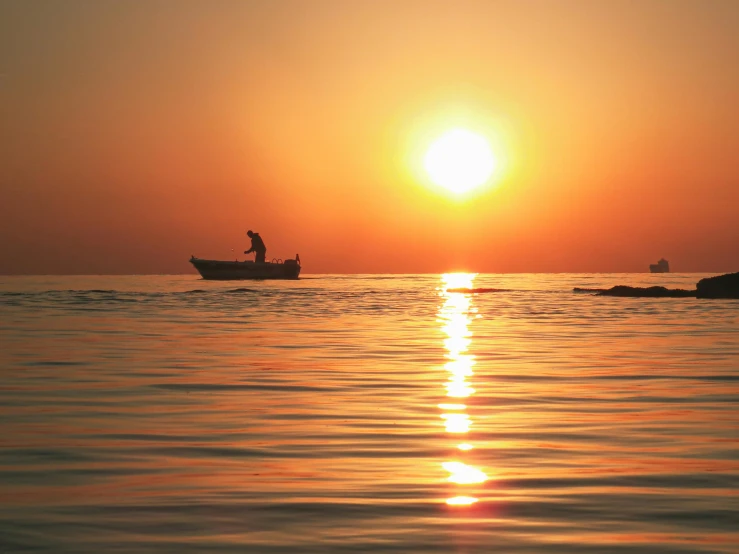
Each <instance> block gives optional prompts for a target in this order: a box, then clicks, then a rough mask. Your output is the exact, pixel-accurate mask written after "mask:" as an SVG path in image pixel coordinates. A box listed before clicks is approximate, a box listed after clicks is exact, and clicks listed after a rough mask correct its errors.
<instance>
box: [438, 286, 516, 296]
mask: <svg viewBox="0 0 739 554" xmlns="http://www.w3.org/2000/svg"><path fill="white" fill-rule="evenodd" d="M446 292H461V293H464V294H484V293H488V292H513V291H512V290H511V289H486V288H477V289H469V288H465V287H461V288H454V289H446Z"/></svg>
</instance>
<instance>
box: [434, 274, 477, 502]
mask: <svg viewBox="0 0 739 554" xmlns="http://www.w3.org/2000/svg"><path fill="white" fill-rule="evenodd" d="M475 276H476V275H475V274H474V273H449V274H445V275H442V287H441V289H440V291H441V292H440V296H441V297H442V298H443V300H444V302H443V304H442V305H441V307H440V309H439V318H438V321H439V322H440V323H441V328H442V331H443V332H444V333H445V334H446V335H447V338H446V339H444V347H445V348H446V350H447V354H446V357H447V359H448V360H449V361H448V362H447V363H446V364H444V369H445V370H446V372H447V373H448V379H447V382H446V383H445V388H446V396H448V397H449V398H452V399H457V398H468V397H470V396H472V395H473V394H474V393H475V389H474V388H472V387H471V386H470V384H469V382H468V379H469V378H471V377H472V376H473V375H474V371H473V369H472V368H473V366H474V365H475V357H474V356H473V355H472V354H468V353H467V350H468V349H469V347H470V345H471V344H472V338H471V337H472V332H471V331H470V330H469V324H470V321H471V319H470V314H474V313H475V312H476V310H475V309H474V308H473V307H472V305H471V298H470V296H469V295H466V294H464V293H460V292H448V289H454V288H472V283H473V282H474V280H475ZM439 409H441V410H442V413H441V419H442V420H443V421H444V425H445V428H446V432H447V433H450V434H452V435H460V434H465V433H468V432H469V431H470V427H471V426H472V419H471V418H470V416H469V414H468V413H466V410H467V405H466V404H460V403H456V402H449V403H440V404H439ZM456 449H457V451H458V452H457V454H456V457H457V458H459V456H463V453H464V452H468V451H470V450H472V449H473V445H471V444H469V443H460V444H457V445H456ZM441 465H442V467H443V468H444V469H445V470H446V471H448V472H449V477H448V481H449V482H451V483H454V484H456V485H462V486H464V485H472V484H479V483H484V482H485V481H487V479H488V477H487V475H486V474H485V473H484V472H483V471H482V470H480V469H478V468H476V467H474V466H471V465H469V464H467V463H465V462H463V461H460V460H459V459H455V460H450V461H447V462H444V463H442V464H441ZM477 501H478V499H477V498H475V497H472V496H466V495H458V496H453V497H451V498H448V499H447V500H446V503H447V504H448V505H450V506H469V505H471V504H474V503H475V502H477Z"/></svg>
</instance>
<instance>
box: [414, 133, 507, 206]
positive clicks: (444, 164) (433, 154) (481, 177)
mask: <svg viewBox="0 0 739 554" xmlns="http://www.w3.org/2000/svg"><path fill="white" fill-rule="evenodd" d="M495 166H496V160H495V156H494V155H493V152H492V150H491V149H490V144H489V143H488V141H487V140H486V139H485V138H484V137H483V136H481V135H478V134H476V133H473V132H471V131H468V130H466V129H452V130H450V131H447V132H446V133H444V134H443V135H441V136H440V137H439V138H438V139H436V140H435V141H434V143H433V144H432V145H431V146H430V147H429V149H428V151H427V152H426V157H425V158H424V167H425V168H426V171H427V172H428V174H429V176H430V177H431V180H432V181H433V182H434V183H436V184H437V185H439V186H442V187H444V188H445V189H447V190H450V191H452V192H454V193H457V194H461V193H463V192H467V191H470V190H472V189H474V188H476V187H478V186H480V185H482V184H484V183H486V182H487V181H488V180H489V179H490V177H491V176H492V175H493V171H495Z"/></svg>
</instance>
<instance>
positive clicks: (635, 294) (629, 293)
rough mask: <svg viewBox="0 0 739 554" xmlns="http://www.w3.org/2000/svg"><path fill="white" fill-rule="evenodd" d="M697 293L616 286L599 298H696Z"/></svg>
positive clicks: (603, 292)
mask: <svg viewBox="0 0 739 554" xmlns="http://www.w3.org/2000/svg"><path fill="white" fill-rule="evenodd" d="M695 295H696V291H694V290H685V289H668V288H665V287H646V288H645V287H627V286H625V285H616V286H615V287H611V288H610V289H608V290H604V291H602V292H599V293H598V296H621V297H629V298H686V297H691V296H695Z"/></svg>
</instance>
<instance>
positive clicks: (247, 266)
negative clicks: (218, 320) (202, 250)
mask: <svg viewBox="0 0 739 554" xmlns="http://www.w3.org/2000/svg"><path fill="white" fill-rule="evenodd" d="M190 263H191V264H192V265H194V266H195V269H197V270H198V273H200V275H202V276H203V279H217V280H224V281H225V280H241V279H297V278H298V275H300V257H299V256H295V259H294V260H285V261H284V262H283V261H281V260H277V261H272V262H253V261H251V260H248V261H245V262H239V261H234V262H224V261H219V260H203V259H200V258H196V257H195V256H193V257H192V258H190Z"/></svg>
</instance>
